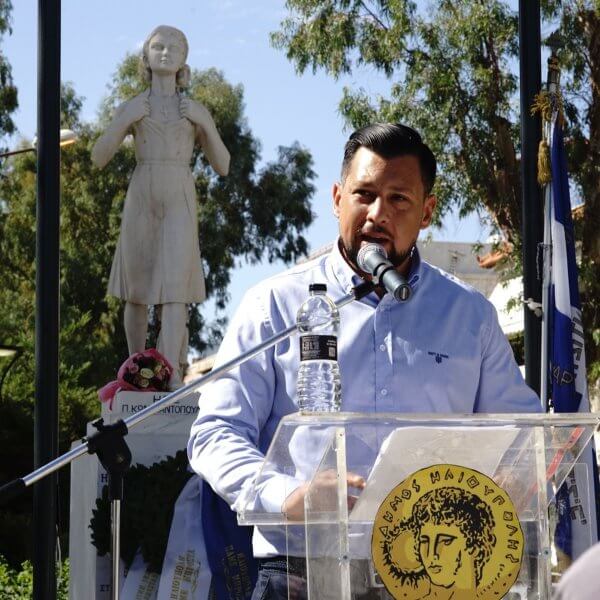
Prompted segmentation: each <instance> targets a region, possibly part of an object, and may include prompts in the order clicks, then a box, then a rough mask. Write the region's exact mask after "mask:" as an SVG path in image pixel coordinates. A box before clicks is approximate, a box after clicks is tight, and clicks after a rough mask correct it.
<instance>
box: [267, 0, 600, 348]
mask: <svg viewBox="0 0 600 600" xmlns="http://www.w3.org/2000/svg"><path fill="white" fill-rule="evenodd" d="M286 6H287V8H288V15H287V17H286V18H285V19H284V20H283V22H282V23H281V27H280V30H279V31H278V32H276V33H274V34H272V43H273V45H274V46H275V47H276V48H279V49H281V50H283V51H285V52H286V54H287V57H288V58H289V59H290V61H292V63H293V64H294V65H295V67H296V69H297V70H298V71H299V72H303V71H305V70H306V69H307V68H309V67H310V68H312V70H313V71H316V70H317V69H323V70H324V71H325V72H326V73H328V74H329V75H331V76H332V77H334V78H337V77H339V76H340V75H342V74H345V73H352V72H355V69H356V67H361V66H362V67H365V68H371V69H375V70H377V71H379V72H381V73H382V74H384V75H385V76H387V77H388V79H389V82H390V86H389V92H388V94H387V96H386V97H377V98H374V97H372V96H369V95H368V94H367V93H366V92H364V91H363V90H362V89H360V88H358V89H349V88H344V92H343V96H342V98H341V100H340V105H339V107H340V112H341V114H342V115H343V116H344V118H345V120H346V122H347V123H348V125H349V126H350V127H352V128H355V127H361V126H363V125H365V124H367V123H369V122H375V121H392V122H393V121H405V122H406V123H407V124H409V125H412V126H414V127H416V128H417V129H419V130H420V131H421V133H422V134H423V137H424V139H425V140H426V142H427V143H428V145H429V146H430V147H431V148H432V150H433V151H434V153H435V154H436V156H437V158H438V165H439V178H438V182H437V184H436V188H435V191H436V193H437V195H438V215H437V217H438V219H440V218H441V217H442V216H443V215H444V214H445V213H446V212H447V211H448V210H449V209H450V208H456V209H458V212H459V214H461V215H466V214H469V213H472V212H476V213H478V214H480V215H489V218H490V219H491V220H492V223H493V225H494V227H495V228H496V229H497V230H499V231H501V232H502V233H503V235H504V237H505V239H507V240H508V241H510V242H512V245H513V248H514V257H513V260H512V262H513V263H514V262H517V260H516V259H518V254H519V252H520V244H521V212H522V207H521V177H520V162H519V155H520V142H519V135H520V115H519V97H518V72H519V67H518V15H517V13H516V4H515V3H514V2H508V1H506V0H505V1H502V0H431V1H429V2H427V3H425V2H418V3H417V2H408V1H406V0H288V2H287V3H286ZM542 10H543V15H544V19H545V21H544V23H543V24H542V31H544V32H545V33H548V37H550V36H552V37H553V38H558V39H560V42H561V45H560V52H559V53H560V56H559V58H560V63H561V69H562V74H561V85H562V88H563V93H564V95H565V106H566V114H567V117H568V139H567V149H568V152H569V158H570V165H569V167H570V172H571V174H572V178H573V180H574V181H575V183H576V184H577V188H578V192H579V194H580V197H581V199H582V200H583V199H584V200H585V202H586V207H585V218H584V220H583V224H582V226H581V227H580V228H579V232H580V235H581V240H582V265H581V267H582V269H581V272H582V277H581V279H582V284H581V288H582V297H583V298H584V304H585V306H584V315H587V316H586V317H585V318H586V320H587V324H586V330H588V331H597V330H598V329H599V328H600V326H599V323H600V305H599V304H598V301H597V298H600V287H599V286H600V283H599V282H600V242H598V239H600V238H599V237H598V231H599V230H600V185H599V183H598V182H599V181H600V178H599V177H598V165H599V164H600V94H598V89H600V43H599V41H598V40H600V3H599V2H598V0H571V1H569V2H562V1H560V0H543V2H542ZM355 74H356V73H355ZM590 347H591V350H588V356H591V357H592V358H593V357H594V356H600V355H599V352H600V351H599V350H598V346H597V344H594V343H593V340H592V339H591V338H589V339H588V348H590Z"/></svg>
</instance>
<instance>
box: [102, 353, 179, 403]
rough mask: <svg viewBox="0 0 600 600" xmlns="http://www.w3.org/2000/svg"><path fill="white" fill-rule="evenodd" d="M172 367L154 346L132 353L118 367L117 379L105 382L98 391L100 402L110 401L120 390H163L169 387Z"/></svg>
mask: <svg viewBox="0 0 600 600" xmlns="http://www.w3.org/2000/svg"><path fill="white" fill-rule="evenodd" d="M172 373H173V367H172V366H171V364H170V363H169V361H168V360H167V359H166V358H165V357H164V356H163V355H162V354H161V353H160V352H159V351H158V350H156V349H155V348H150V349H149V350H144V352H138V353H137V354H132V355H131V356H130V357H129V358H128V359H127V360H126V361H125V362H124V363H123V364H122V365H121V367H120V368H119V372H118V373H117V380H116V381H111V382H110V383H107V384H106V385H105V386H104V387H103V388H102V389H101V390H99V391H98V397H99V398H100V400H101V401H102V402H110V404H109V407H110V408H111V409H112V401H113V398H114V397H115V394H116V393H117V392H118V391H120V390H126V391H131V392H135V391H137V390H140V391H143V392H165V391H168V389H169V380H170V379H171V374H172Z"/></svg>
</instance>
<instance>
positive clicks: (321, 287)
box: [308, 283, 327, 292]
mask: <svg viewBox="0 0 600 600" xmlns="http://www.w3.org/2000/svg"><path fill="white" fill-rule="evenodd" d="M308 291H309V292H326V291H327V284H325V283H311V284H310V285H309V286H308Z"/></svg>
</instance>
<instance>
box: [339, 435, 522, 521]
mask: <svg viewBox="0 0 600 600" xmlns="http://www.w3.org/2000/svg"><path fill="white" fill-rule="evenodd" d="M518 434H519V429H517V428H515V427H510V426H507V427H482V428H480V429H479V428H475V427H453V428H448V427H400V428H398V429H396V430H395V431H393V432H392V433H390V434H389V435H388V437H387V438H386V439H385V440H384V442H383V444H382V445H381V449H380V450H379V455H378V456H377V459H376V460H375V464H374V465H373V469H372V470H371V473H370V475H369V478H368V479H367V485H366V487H365V489H364V491H363V492H362V493H361V495H360V496H359V498H358V500H357V502H356V504H355V505H354V508H353V510H352V512H351V513H350V515H349V520H350V521H355V522H372V521H373V520H374V519H375V516H376V514H377V511H378V510H379V507H380V506H381V503H382V502H383V501H384V500H385V498H386V496H387V495H388V494H389V493H390V491H391V490H392V489H393V488H394V487H396V486H397V485H398V484H399V483H400V482H402V481H403V480H404V479H406V478H407V477H408V476H409V475H411V474H412V473H414V472H415V471H418V470H419V469H424V468H425V467H429V466H431V465H436V464H453V465H461V466H464V467H468V468H469V469H474V470H475V471H479V472H481V473H484V474H485V475H487V476H488V477H492V476H493V475H494V473H495V472H496V469H497V468H498V465H499V464H500V461H501V459H502V456H503V455H504V453H505V452H506V450H508V449H509V448H510V446H511V444H512V443H513V442H514V441H515V438H516V437H517V435H518ZM492 440H493V443H491V441H492Z"/></svg>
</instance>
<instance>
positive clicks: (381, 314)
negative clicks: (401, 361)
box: [375, 301, 393, 412]
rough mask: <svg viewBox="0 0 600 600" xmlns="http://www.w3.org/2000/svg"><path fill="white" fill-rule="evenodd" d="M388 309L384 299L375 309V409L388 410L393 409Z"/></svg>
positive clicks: (378, 410)
mask: <svg viewBox="0 0 600 600" xmlns="http://www.w3.org/2000/svg"><path fill="white" fill-rule="evenodd" d="M390 326H391V322H390V311H389V307H388V306H386V303H385V302H384V301H382V302H380V304H379V306H378V307H377V309H376V311H375V341H376V342H375V343H376V346H375V347H376V348H377V351H376V352H375V410H376V411H377V412H390V411H392V409H393V394H390V393H389V392H390V389H389V387H390V383H391V381H392V374H393V369H392V364H391V360H392V357H391V352H389V344H390V343H391V331H390Z"/></svg>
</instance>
